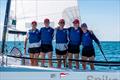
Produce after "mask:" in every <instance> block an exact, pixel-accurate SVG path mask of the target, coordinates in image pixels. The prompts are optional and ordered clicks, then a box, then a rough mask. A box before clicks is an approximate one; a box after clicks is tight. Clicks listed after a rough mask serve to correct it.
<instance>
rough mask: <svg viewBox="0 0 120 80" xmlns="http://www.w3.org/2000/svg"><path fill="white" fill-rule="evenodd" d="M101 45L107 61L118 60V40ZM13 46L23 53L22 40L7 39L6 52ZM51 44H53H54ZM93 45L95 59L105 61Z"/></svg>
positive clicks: (119, 53) (119, 68) (8, 52)
mask: <svg viewBox="0 0 120 80" xmlns="http://www.w3.org/2000/svg"><path fill="white" fill-rule="evenodd" d="M14 43H15V45H14ZM53 44H54V43H53ZM0 45H1V42H0ZM101 45H102V49H103V51H104V53H105V56H106V57H107V59H108V61H120V42H115V41H114V42H109V41H106V42H101ZM14 46H16V47H18V48H19V49H20V50H21V52H22V54H23V53H24V42H23V41H20V42H18V41H16V42H13V41H7V42H6V46H5V47H6V48H5V51H6V54H10V51H11V49H12V48H13V47H14ZM53 46H55V44H54V45H53ZM94 47H95V52H96V57H95V60H97V61H105V59H104V57H103V55H102V53H101V52H100V50H99V48H98V47H97V45H96V44H94ZM80 54H81V52H80ZM27 55H29V53H27ZM53 58H56V55H55V51H53ZM80 58H81V56H80ZM80 66H81V64H80ZM80 68H81V69H82V67H80ZM88 68H89V66H88ZM96 69H98V70H103V69H106V70H107V69H109V67H104V66H102V67H101V66H96ZM112 69H114V70H120V66H117V67H112Z"/></svg>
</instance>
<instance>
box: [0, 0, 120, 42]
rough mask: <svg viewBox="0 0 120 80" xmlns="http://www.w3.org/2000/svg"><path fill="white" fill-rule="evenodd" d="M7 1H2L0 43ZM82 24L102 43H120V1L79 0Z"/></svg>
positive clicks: (0, 9)
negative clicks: (85, 24)
mask: <svg viewBox="0 0 120 80" xmlns="http://www.w3.org/2000/svg"><path fill="white" fill-rule="evenodd" d="M5 4H6V0H0V41H1V40H2V31H3V23H4V15H5V7H6V5H5ZM78 4H79V9H80V16H81V21H82V23H83V22H85V23H87V25H88V27H89V28H90V29H92V30H93V31H94V33H95V34H96V35H97V36H98V38H99V39H100V40H101V41H120V23H119V22H120V19H119V18H120V1H119V0H78Z"/></svg>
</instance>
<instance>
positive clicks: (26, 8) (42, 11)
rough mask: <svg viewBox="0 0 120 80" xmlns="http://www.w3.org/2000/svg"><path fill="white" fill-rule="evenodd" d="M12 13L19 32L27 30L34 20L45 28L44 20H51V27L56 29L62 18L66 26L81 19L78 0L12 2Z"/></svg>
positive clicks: (17, 0) (21, 0)
mask: <svg viewBox="0 0 120 80" xmlns="http://www.w3.org/2000/svg"><path fill="white" fill-rule="evenodd" d="M10 13H11V14H10V17H11V16H12V17H13V19H14V18H15V19H16V21H17V22H16V29H18V30H26V27H25V26H27V27H29V26H30V23H31V21H33V20H36V21H37V22H38V23H39V25H38V26H43V20H44V19H45V18H49V19H50V21H51V26H52V27H56V26H57V25H58V20H59V19H61V18H64V19H65V20H66V26H70V25H71V23H72V21H73V19H75V18H79V9H78V2H77V0H12V2H11V10H10Z"/></svg>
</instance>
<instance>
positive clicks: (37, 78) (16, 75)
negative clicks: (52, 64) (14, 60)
mask: <svg viewBox="0 0 120 80" xmlns="http://www.w3.org/2000/svg"><path fill="white" fill-rule="evenodd" d="M8 68H9V70H11V71H12V72H9V71H7V69H8ZM1 69H3V67H2V68H1ZM20 69H23V70H25V71H19V70H20ZM27 69H28V70H31V71H26V70H27ZM33 69H34V71H32V70H33ZM4 70H5V71H4ZM4 70H2V71H1V73H0V77H1V80H120V71H82V70H79V71H77V72H74V71H72V70H61V69H56V68H42V67H30V66H15V65H11V66H4ZM35 70H36V71H35Z"/></svg>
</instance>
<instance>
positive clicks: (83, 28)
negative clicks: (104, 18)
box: [24, 19, 100, 70]
mask: <svg viewBox="0 0 120 80" xmlns="http://www.w3.org/2000/svg"><path fill="white" fill-rule="evenodd" d="M49 24H50V20H49V19H44V25H45V26H44V27H42V28H41V29H40V30H39V29H37V22H36V21H33V22H32V23H31V25H32V28H31V29H30V30H29V31H28V32H27V35H26V38H25V47H24V51H25V54H26V46H27V40H28V41H29V48H28V53H29V54H30V57H31V58H33V59H31V65H32V66H38V60H37V59H34V58H38V57H39V56H41V59H43V60H41V66H42V67H44V66H45V62H46V60H44V59H45V58H46V57H45V56H46V55H48V59H49V60H48V63H49V67H53V63H52V56H53V44H52V40H53V39H55V41H56V46H55V52H56V57H57V59H58V60H57V67H58V68H61V66H62V61H63V64H64V67H66V65H67V61H68V68H70V69H72V68H73V67H72V66H73V65H72V64H73V63H72V60H69V59H75V60H76V61H75V64H76V69H79V61H77V60H79V58H80V57H79V55H80V45H82V57H81V59H82V60H90V61H94V58H95V51H94V46H93V40H94V41H95V42H96V43H97V44H98V46H100V42H99V40H98V39H97V38H96V36H95V35H94V34H93V32H92V31H91V30H88V27H87V25H86V23H83V24H81V25H80V21H79V20H78V19H75V20H74V21H73V27H69V28H64V26H65V20H64V19H60V20H59V22H58V25H59V26H58V27H57V28H55V29H53V28H52V27H51V26H50V25H49ZM61 59H63V60H61ZM67 59H68V60H67ZM82 67H83V69H84V70H85V69H86V62H82ZM90 68H91V69H92V70H94V64H93V63H90Z"/></svg>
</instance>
